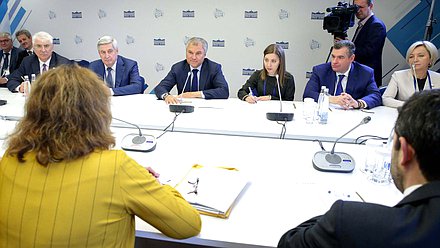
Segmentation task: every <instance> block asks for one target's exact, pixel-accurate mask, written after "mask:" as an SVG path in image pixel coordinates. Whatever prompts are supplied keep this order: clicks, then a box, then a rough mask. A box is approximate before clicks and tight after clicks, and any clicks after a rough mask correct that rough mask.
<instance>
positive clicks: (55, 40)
mask: <svg viewBox="0 0 440 248" xmlns="http://www.w3.org/2000/svg"><path fill="white" fill-rule="evenodd" d="M53 44H54V45H59V44H61V40H60V38H53Z"/></svg>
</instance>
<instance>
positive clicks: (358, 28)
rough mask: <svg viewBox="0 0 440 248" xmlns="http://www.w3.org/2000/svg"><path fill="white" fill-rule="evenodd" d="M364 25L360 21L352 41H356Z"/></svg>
mask: <svg viewBox="0 0 440 248" xmlns="http://www.w3.org/2000/svg"><path fill="white" fill-rule="evenodd" d="M362 26H363V25H362V23H360V22H359V24H358V26H357V28H356V31H355V32H354V35H353V39H352V42H355V41H356V38H357V36H358V34H359V32H360V31H361V28H362Z"/></svg>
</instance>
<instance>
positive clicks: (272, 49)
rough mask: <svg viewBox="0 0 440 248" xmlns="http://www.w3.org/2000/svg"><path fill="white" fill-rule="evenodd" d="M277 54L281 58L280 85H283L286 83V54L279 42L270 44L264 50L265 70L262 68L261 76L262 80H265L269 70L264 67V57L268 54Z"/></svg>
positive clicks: (279, 69) (279, 67) (279, 68)
mask: <svg viewBox="0 0 440 248" xmlns="http://www.w3.org/2000/svg"><path fill="white" fill-rule="evenodd" d="M271 53H273V54H276V55H277V56H278V58H279V59H280V64H279V66H278V70H277V72H278V76H279V80H280V86H281V87H282V86H283V85H284V75H285V73H286V56H285V55H284V50H283V48H282V47H281V46H280V45H278V44H270V45H269V46H267V47H266V49H264V52H263V70H261V73H260V77H261V79H262V80H265V79H266V77H267V71H266V68H265V67H264V57H265V56H266V54H271Z"/></svg>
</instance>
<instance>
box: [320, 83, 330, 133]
mask: <svg viewBox="0 0 440 248" xmlns="http://www.w3.org/2000/svg"><path fill="white" fill-rule="evenodd" d="M328 107H329V96H328V89H327V88H326V87H325V86H322V88H321V93H319V99H318V122H319V124H327V120H328Z"/></svg>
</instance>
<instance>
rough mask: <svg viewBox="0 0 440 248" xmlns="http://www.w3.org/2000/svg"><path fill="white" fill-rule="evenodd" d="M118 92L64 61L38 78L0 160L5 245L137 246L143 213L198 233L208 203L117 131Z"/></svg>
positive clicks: (174, 231) (0, 234)
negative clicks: (129, 147)
mask: <svg viewBox="0 0 440 248" xmlns="http://www.w3.org/2000/svg"><path fill="white" fill-rule="evenodd" d="M111 120H112V116H111V112H110V95H109V91H108V88H107V87H106V86H105V84H104V82H103V81H102V80H100V79H98V77H97V76H96V75H95V73H93V72H92V71H90V70H88V69H85V68H81V67H79V66H77V65H74V66H60V67H58V68H56V69H53V70H50V71H48V72H45V73H43V74H42V75H41V76H40V77H39V79H37V81H36V82H35V83H34V84H33V87H32V92H31V93H30V95H29V98H28V100H27V102H26V105H25V115H24V117H23V119H22V120H21V121H20V122H19V123H18V125H17V127H16V130H15V131H14V133H13V134H12V135H11V136H10V137H9V139H8V141H7V150H6V152H5V154H4V155H3V158H2V160H1V161H0V247H134V239H135V221H134V216H135V215H137V216H139V217H140V218H141V219H143V220H144V221H146V222H148V223H149V224H151V225H152V226H154V227H155V228H157V229H158V230H159V231H161V232H163V233H164V234H165V235H167V236H169V237H172V238H177V239H182V238H188V237H191V236H194V235H197V234H198V233H199V232H200V228H201V221H200V216H199V214H198V212H197V211H196V210H195V209H194V208H193V207H191V205H190V204H188V202H186V201H185V200H184V199H183V198H182V197H181V195H180V194H179V193H178V192H177V191H176V190H174V189H173V188H172V187H169V186H167V185H161V184H160V183H159V182H158V181H157V179H156V177H155V175H157V174H156V173H155V172H154V171H153V170H152V169H150V168H148V169H145V168H143V167H142V166H141V165H139V164H138V163H137V162H136V161H134V160H133V159H131V158H130V157H129V156H128V155H127V154H126V153H125V152H124V151H122V150H114V149H111V147H113V146H114V144H115V139H114V137H113V136H112V133H111V130H110V123H111Z"/></svg>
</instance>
